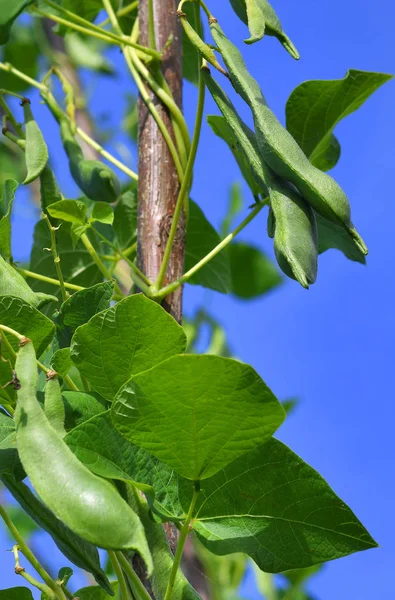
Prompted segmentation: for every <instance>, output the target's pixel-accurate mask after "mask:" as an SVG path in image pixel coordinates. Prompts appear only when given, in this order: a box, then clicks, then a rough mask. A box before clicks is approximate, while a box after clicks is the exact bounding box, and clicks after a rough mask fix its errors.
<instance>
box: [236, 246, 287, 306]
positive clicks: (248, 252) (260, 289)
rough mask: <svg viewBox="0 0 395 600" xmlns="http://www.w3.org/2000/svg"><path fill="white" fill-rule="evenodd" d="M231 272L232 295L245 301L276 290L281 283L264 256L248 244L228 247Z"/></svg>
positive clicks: (273, 267) (276, 272)
mask: <svg viewBox="0 0 395 600" xmlns="http://www.w3.org/2000/svg"><path fill="white" fill-rule="evenodd" d="M228 254H229V260H230V268H231V272H232V293H233V294H234V295H235V296H237V297H238V298H243V299H245V300H248V299H251V298H256V297H258V296H261V295H262V294H266V293H267V292H269V291H270V290H272V289H274V288H276V287H277V286H278V285H280V284H281V283H282V281H283V279H282V277H281V275H280V274H279V272H278V271H277V269H276V267H275V266H274V264H273V263H272V261H271V260H269V259H268V258H267V257H266V256H265V254H264V253H263V252H262V251H261V250H259V249H258V248H255V247H254V246H250V245H249V244H245V243H243V242H233V243H232V244H230V245H229V247H228Z"/></svg>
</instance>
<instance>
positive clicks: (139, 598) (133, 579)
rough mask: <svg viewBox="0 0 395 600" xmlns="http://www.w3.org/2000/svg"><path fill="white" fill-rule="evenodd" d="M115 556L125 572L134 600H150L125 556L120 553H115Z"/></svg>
mask: <svg viewBox="0 0 395 600" xmlns="http://www.w3.org/2000/svg"><path fill="white" fill-rule="evenodd" d="M115 555H116V557H117V559H118V562H119V564H120V565H121V567H122V569H123V570H124V571H125V573H126V575H127V577H128V579H129V582H130V585H131V588H132V591H133V596H134V597H135V599H136V600H151V596H150V595H149V594H148V592H147V590H146V589H145V587H144V585H143V584H142V582H141V581H140V579H139V578H138V577H137V574H136V572H135V570H134V569H133V567H132V565H131V564H130V562H129V561H128V560H127V558H125V556H124V555H123V554H122V552H115Z"/></svg>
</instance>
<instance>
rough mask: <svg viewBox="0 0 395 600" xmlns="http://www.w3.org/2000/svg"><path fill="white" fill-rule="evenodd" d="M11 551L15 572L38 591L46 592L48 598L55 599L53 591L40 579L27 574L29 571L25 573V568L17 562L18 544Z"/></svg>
mask: <svg viewBox="0 0 395 600" xmlns="http://www.w3.org/2000/svg"><path fill="white" fill-rule="evenodd" d="M12 552H13V554H14V558H15V574H16V575H20V576H21V577H23V578H24V579H25V580H26V581H27V582H28V583H30V585H32V586H34V587H35V588H37V589H38V590H40V592H42V593H43V594H46V595H47V596H49V598H51V600H55V598H56V596H55V593H54V591H53V590H52V589H51V588H50V587H48V586H47V585H45V583H41V582H40V581H37V579H35V578H34V577H32V575H29V573H27V572H26V571H25V569H24V568H23V567H21V565H20V562H19V546H18V545H17V544H16V545H15V546H14V547H13V548H12Z"/></svg>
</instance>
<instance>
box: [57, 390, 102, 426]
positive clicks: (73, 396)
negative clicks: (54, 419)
mask: <svg viewBox="0 0 395 600" xmlns="http://www.w3.org/2000/svg"><path fill="white" fill-rule="evenodd" d="M62 397H63V401H64V404H65V410H66V421H65V428H66V431H70V430H71V429H74V428H75V427H78V426H79V425H82V423H85V421H88V420H89V419H91V418H92V417H94V416H96V415H99V414H101V413H102V412H103V411H105V410H106V409H107V407H108V404H107V403H106V402H105V400H103V398H102V397H101V396H98V395H96V394H89V393H88V392H70V391H63V393H62Z"/></svg>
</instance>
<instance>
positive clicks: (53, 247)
mask: <svg viewBox="0 0 395 600" xmlns="http://www.w3.org/2000/svg"><path fill="white" fill-rule="evenodd" d="M42 217H43V219H44V220H45V222H46V223H47V225H48V229H49V235H50V236H51V252H52V256H53V262H54V264H55V269H56V273H57V275H58V279H59V287H60V292H61V294H62V300H63V302H65V301H66V300H67V298H68V297H69V294H68V292H67V291H66V288H65V285H64V279H63V273H62V269H61V266H60V256H59V254H58V251H57V249H56V235H55V231H56V229H57V228H55V227H54V226H53V225H52V224H51V221H50V220H49V218H48V215H47V214H46V213H42Z"/></svg>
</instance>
